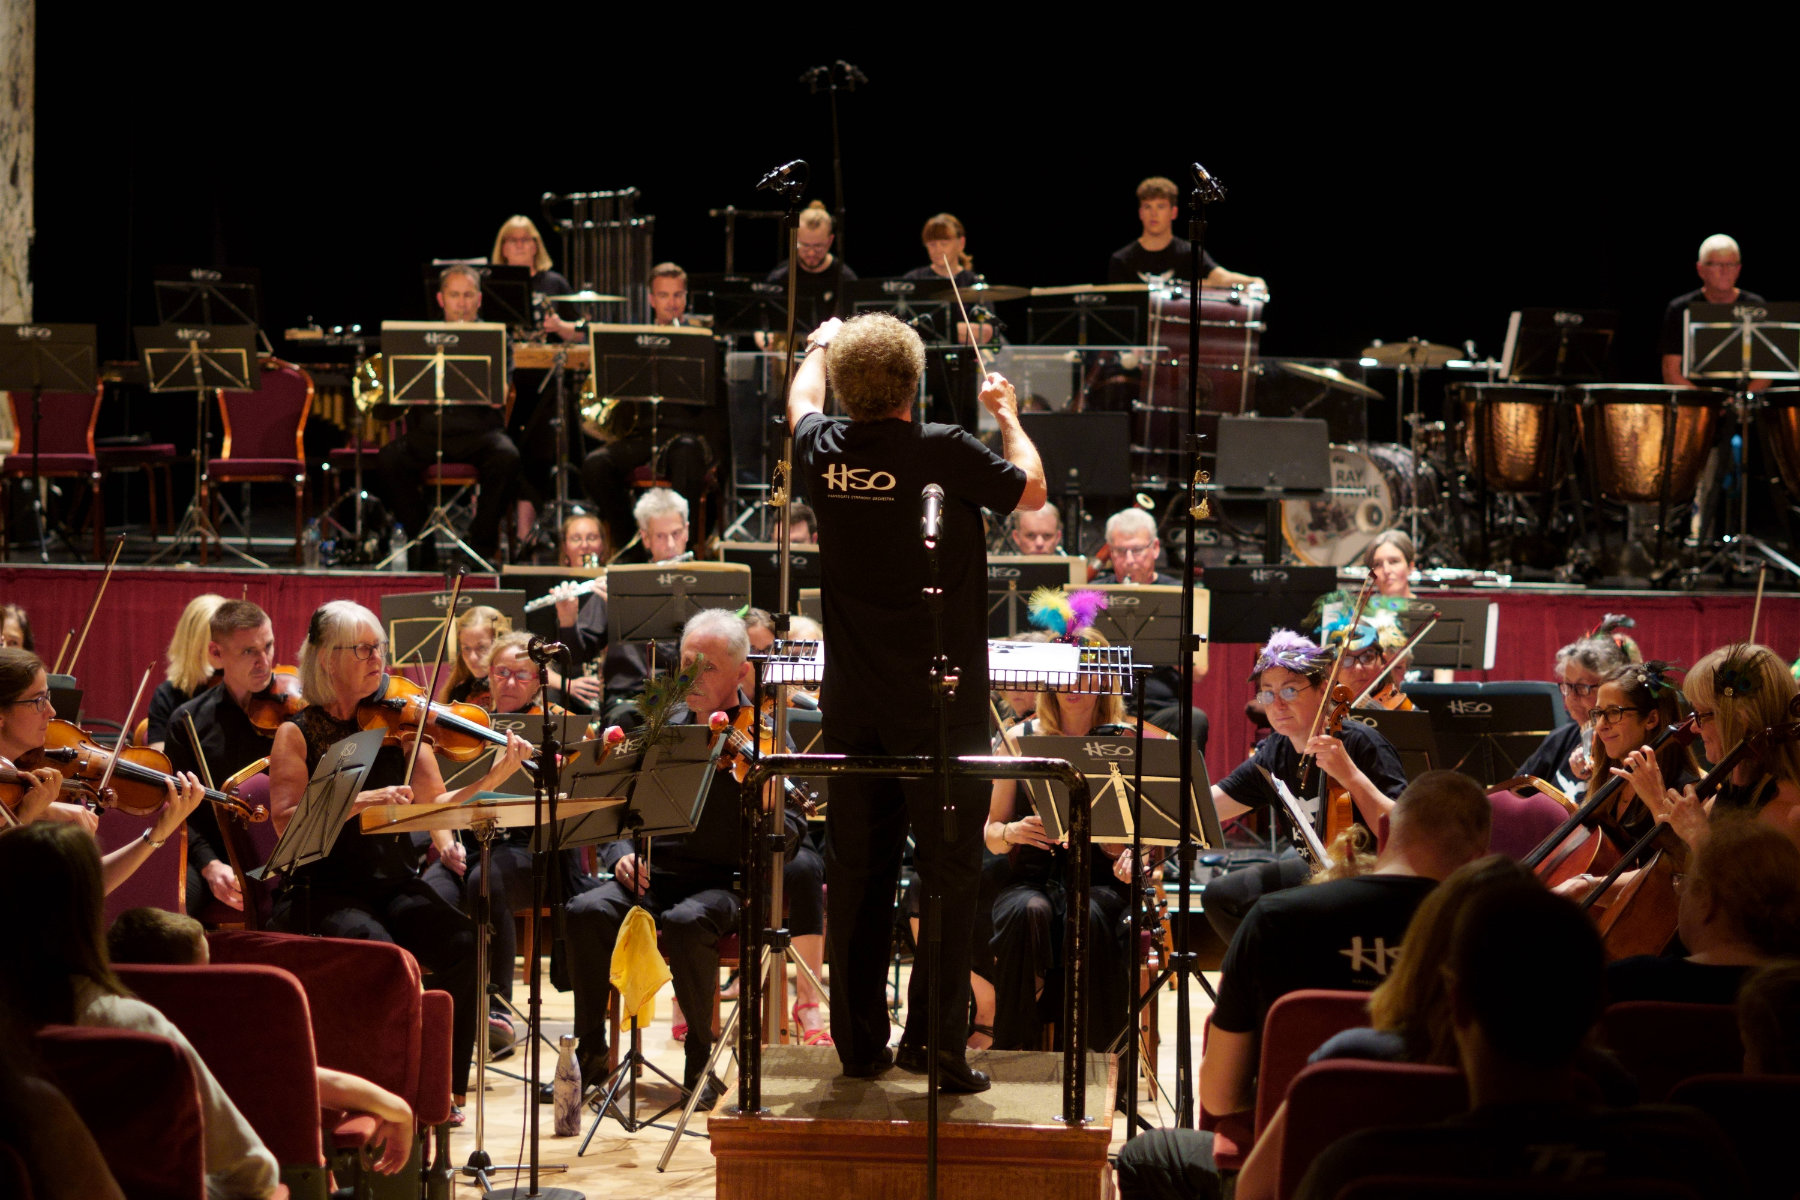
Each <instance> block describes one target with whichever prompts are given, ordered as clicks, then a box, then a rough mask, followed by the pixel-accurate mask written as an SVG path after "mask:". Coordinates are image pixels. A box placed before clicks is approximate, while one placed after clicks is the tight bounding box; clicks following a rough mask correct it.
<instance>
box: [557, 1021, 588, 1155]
mask: <svg viewBox="0 0 1800 1200" xmlns="http://www.w3.org/2000/svg"><path fill="white" fill-rule="evenodd" d="M550 1095H551V1097H552V1099H553V1100H554V1101H555V1103H556V1118H555V1119H556V1136H557V1137H574V1136H575V1135H576V1134H578V1133H580V1132H581V1071H580V1069H579V1068H578V1067H576V1065H575V1035H574V1034H572V1033H565V1034H563V1035H562V1037H561V1038H559V1039H557V1043H556V1074H555V1076H554V1077H553V1078H552V1080H551V1083H550Z"/></svg>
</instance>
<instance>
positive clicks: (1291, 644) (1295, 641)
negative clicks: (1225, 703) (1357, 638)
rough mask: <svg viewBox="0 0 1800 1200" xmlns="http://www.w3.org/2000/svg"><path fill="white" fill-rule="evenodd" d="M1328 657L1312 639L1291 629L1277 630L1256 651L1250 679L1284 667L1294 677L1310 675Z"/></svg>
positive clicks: (1322, 664) (1327, 659)
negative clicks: (1292, 673) (1269, 670)
mask: <svg viewBox="0 0 1800 1200" xmlns="http://www.w3.org/2000/svg"><path fill="white" fill-rule="evenodd" d="M1330 657H1331V656H1330V655H1329V654H1328V653H1326V652H1325V651H1324V650H1321V649H1320V648H1319V647H1318V645H1317V644H1316V643H1315V642H1313V641H1312V639H1310V638H1308V637H1306V636H1304V635H1302V634H1298V633H1295V632H1294V631H1293V630H1291V629H1277V630H1274V631H1273V632H1271V633H1270V634H1269V640H1268V642H1267V643H1265V644H1264V646H1263V648H1262V649H1261V650H1259V651H1257V654H1256V667H1255V669H1254V670H1252V671H1251V673H1250V677H1251V678H1252V679H1255V678H1256V677H1257V676H1258V675H1261V674H1262V673H1263V672H1264V671H1266V670H1268V669H1269V668H1270V667H1285V668H1286V669H1288V670H1290V671H1292V672H1294V674H1296V675H1310V674H1312V673H1313V672H1314V671H1317V670H1318V669H1319V668H1320V667H1322V666H1324V664H1325V663H1326V662H1327V661H1329V659H1330Z"/></svg>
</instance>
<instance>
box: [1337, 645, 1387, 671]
mask: <svg viewBox="0 0 1800 1200" xmlns="http://www.w3.org/2000/svg"><path fill="white" fill-rule="evenodd" d="M1344 665H1345V666H1346V667H1375V666H1380V665H1381V651H1380V650H1379V649H1374V650H1356V651H1352V652H1351V653H1349V654H1346V655H1344Z"/></svg>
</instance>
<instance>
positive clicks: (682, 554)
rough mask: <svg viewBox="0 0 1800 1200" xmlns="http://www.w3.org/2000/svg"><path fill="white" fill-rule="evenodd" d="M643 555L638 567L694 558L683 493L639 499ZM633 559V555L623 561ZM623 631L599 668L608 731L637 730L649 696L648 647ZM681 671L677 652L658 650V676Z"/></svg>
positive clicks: (615, 634) (660, 646)
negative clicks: (641, 697) (643, 699)
mask: <svg viewBox="0 0 1800 1200" xmlns="http://www.w3.org/2000/svg"><path fill="white" fill-rule="evenodd" d="M634 513H635V515H636V517H637V529H638V542H639V546H638V550H639V552H640V554H641V557H638V558H635V559H630V561H635V562H653V563H660V562H678V561H681V560H683V559H688V558H692V557H693V555H692V554H690V553H689V552H688V548H687V547H688V505H687V500H686V498H684V497H683V496H682V495H681V493H679V492H672V491H670V490H669V489H668V488H651V489H650V490H649V491H647V492H645V493H644V494H643V495H642V496H640V497H639V498H638V502H637V508H636V509H635V510H634ZM620 557H621V558H622V559H628V558H629V555H621V556H620ZM619 634H620V631H619V630H617V629H615V630H613V631H612V640H611V641H610V642H609V643H608V644H607V646H606V656H605V657H604V658H603V659H602V660H601V663H600V680H601V685H602V687H603V689H604V693H605V695H604V698H603V703H602V705H601V711H602V712H604V713H606V721H607V724H609V725H622V726H624V727H625V728H627V729H631V728H634V727H636V726H637V724H638V720H639V719H638V715H637V712H636V711H635V708H634V702H635V700H636V698H637V696H638V694H639V693H641V692H642V691H643V690H644V679H645V677H646V676H647V675H649V673H650V670H649V662H648V661H647V660H648V657H649V655H648V650H647V643H643V642H627V641H622V640H621V639H620V636H619ZM675 665H676V648H675V647H674V646H672V645H670V644H669V643H668V642H658V643H657V645H656V672H657V674H662V673H663V672H665V671H669V670H671V669H673V668H674V667H675Z"/></svg>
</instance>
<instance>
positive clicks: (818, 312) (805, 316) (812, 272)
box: [768, 200, 856, 329]
mask: <svg viewBox="0 0 1800 1200" xmlns="http://www.w3.org/2000/svg"><path fill="white" fill-rule="evenodd" d="M836 237H837V234H835V233H834V232H832V227H831V214H830V213H829V212H827V211H826V210H825V205H824V204H822V203H820V202H819V201H817V200H814V201H813V202H812V203H811V204H809V205H808V206H807V207H806V209H805V211H803V212H802V213H801V214H800V228H799V230H798V231H797V236H796V238H795V242H796V257H797V258H798V259H799V260H800V273H799V275H798V276H796V277H795V284H794V291H795V304H794V308H795V312H796V314H797V316H796V320H797V322H798V325H799V327H800V328H803V329H804V328H809V327H811V326H814V325H817V324H818V323H819V322H821V321H824V320H826V319H827V318H830V317H834V316H836V315H837V314H838V312H839V307H840V306H839V297H840V295H841V294H842V293H841V289H840V286H839V285H840V284H841V283H843V282H847V281H849V280H853V279H855V278H856V272H855V271H852V270H851V269H850V264H849V263H847V262H844V261H843V260H842V259H840V258H839V257H838V256H837V255H835V254H833V253H832V252H831V243H832V242H833V240H835V239H836ZM787 277H788V266H787V261H786V260H785V259H784V260H782V261H781V262H780V263H778V264H776V266H775V269H774V270H773V271H770V272H769V275H768V281H769V282H770V283H780V284H786V283H787Z"/></svg>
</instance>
